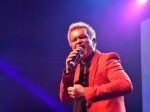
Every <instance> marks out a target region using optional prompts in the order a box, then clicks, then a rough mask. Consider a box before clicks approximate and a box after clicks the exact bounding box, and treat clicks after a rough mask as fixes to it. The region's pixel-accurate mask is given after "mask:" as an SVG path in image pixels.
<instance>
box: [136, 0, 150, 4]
mask: <svg viewBox="0 0 150 112" xmlns="http://www.w3.org/2000/svg"><path fill="white" fill-rule="evenodd" d="M138 2H139V3H141V4H145V3H146V2H148V0H138Z"/></svg>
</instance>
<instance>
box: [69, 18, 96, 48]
mask: <svg viewBox="0 0 150 112" xmlns="http://www.w3.org/2000/svg"><path fill="white" fill-rule="evenodd" d="M80 28H85V29H86V30H87V33H88V34H89V36H90V38H91V39H92V40H93V39H95V40H96V33H95V30H94V29H93V28H92V27H91V26H90V25H89V24H87V23H85V22H81V21H79V22H76V23H72V24H71V25H70V26H69V30H68V42H69V44H70V37H69V34H70V32H71V31H73V30H75V29H80ZM95 47H96V43H95V45H94V48H95Z"/></svg>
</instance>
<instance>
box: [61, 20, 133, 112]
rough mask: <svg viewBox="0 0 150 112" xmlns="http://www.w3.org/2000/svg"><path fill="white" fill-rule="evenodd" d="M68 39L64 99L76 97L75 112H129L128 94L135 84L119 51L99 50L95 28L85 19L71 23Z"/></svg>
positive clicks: (63, 79)
mask: <svg viewBox="0 0 150 112" xmlns="http://www.w3.org/2000/svg"><path fill="white" fill-rule="evenodd" d="M68 42H69V45H70V47H71V48H72V51H71V52H70V54H69V55H68V57H67V59H66V67H65V70H64V71H63V74H62V79H61V82H60V99H61V101H62V102H68V101H72V100H73V101H74V107H73V112H126V109H125V104H124V95H125V94H127V93H129V92H131V91H132V89H133V87H132V83H131V80H130V78H129V77H128V75H127V74H126V72H125V71H124V69H123V67H122V65H121V63H120V58H119V56H118V54H117V53H115V52H110V53H101V52H100V51H98V50H97V49H96V34H95V31H94V30H93V28H92V27H91V26H90V25H88V24H86V23H84V22H77V23H73V24H71V25H70V27H69V30H68Z"/></svg>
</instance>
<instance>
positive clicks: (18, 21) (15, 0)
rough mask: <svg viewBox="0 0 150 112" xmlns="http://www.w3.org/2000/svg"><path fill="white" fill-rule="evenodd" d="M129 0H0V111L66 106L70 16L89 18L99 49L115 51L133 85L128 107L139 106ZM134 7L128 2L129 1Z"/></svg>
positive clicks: (63, 109)
mask: <svg viewBox="0 0 150 112" xmlns="http://www.w3.org/2000/svg"><path fill="white" fill-rule="evenodd" d="M130 6H131V2H130V0H127V1H126V0H125V1H122V0H117V1H114V0H94V1H93V0H77V1H76V0H65V1H64V0H43V1H42V0H36V1H35V0H0V112H70V111H71V110H72V104H62V103H61V102H60V100H59V83H60V79H61V73H62V71H63V69H64V68H65V59H66V57H67V56H68V54H69V52H70V51H71V49H70V47H69V45H68V42H67V30H68V26H69V25H70V24H71V23H72V22H77V21H84V22H87V23H89V24H90V25H91V26H92V27H93V28H94V29H95V30H96V33H97V49H99V50H100V51H101V52H110V51H115V52H118V54H119V55H120V58H121V62H122V65H123V67H124V69H125V70H126V72H127V73H128V75H129V77H130V78H131V80H132V82H133V86H134V90H133V92H132V93H131V94H129V95H126V96H125V102H126V103H125V104H126V108H127V112H142V89H141V84H142V83H141V52H140V49H141V47H140V43H141V42H140V22H141V21H142V20H143V19H145V18H147V17H149V13H148V11H150V10H147V9H146V8H145V9H143V10H142V11H145V12H144V13H142V11H140V13H136V15H134V13H135V12H137V11H134V10H132V9H130V10H129V7H130ZM130 8H132V7H130Z"/></svg>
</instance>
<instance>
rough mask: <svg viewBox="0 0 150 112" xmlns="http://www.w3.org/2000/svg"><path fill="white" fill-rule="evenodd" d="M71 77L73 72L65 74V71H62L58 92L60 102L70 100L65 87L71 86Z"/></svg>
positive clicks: (72, 77)
mask: <svg viewBox="0 0 150 112" xmlns="http://www.w3.org/2000/svg"><path fill="white" fill-rule="evenodd" d="M73 79H74V74H67V75H66V74H65V72H64V71H63V74H62V79H61V81H60V92H59V96H60V100H61V101H62V102H68V101H70V100H72V98H71V97H70V96H69V94H68V91H67V89H68V87H70V86H73Z"/></svg>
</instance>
